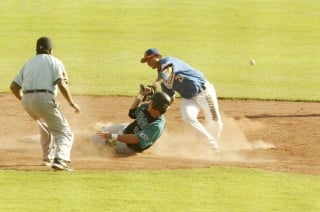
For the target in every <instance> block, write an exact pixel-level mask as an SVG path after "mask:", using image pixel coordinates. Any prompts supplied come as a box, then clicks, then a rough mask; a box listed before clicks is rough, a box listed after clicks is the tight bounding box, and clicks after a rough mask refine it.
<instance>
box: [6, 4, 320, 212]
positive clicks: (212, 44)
mask: <svg viewBox="0 0 320 212" xmlns="http://www.w3.org/2000/svg"><path fill="white" fill-rule="evenodd" d="M319 11H320V2H319V1H314V0H305V1H293V0H268V1H263V0H228V1H225V0H214V1H212V0H206V1H196V0H187V1H177V2H174V1H171V0H161V1H160V0H151V1H146V0H137V1H130V0H122V1H116V0H114V1H113V0H90V1H88V0H74V1H66V0H56V1H42V0H30V1H27V2H26V1H22V0H2V1H0V25H1V31H0V47H1V48H0V58H1V59H0V61H1V62H0V78H1V83H0V92H9V89H8V87H9V84H10V82H11V80H12V79H13V77H14V76H15V75H16V73H17V72H18V70H19V69H20V68H21V66H22V64H23V63H24V62H25V61H26V60H28V59H29V58H30V57H32V56H33V55H34V54H35V50H34V49H35V41H36V39H37V38H39V37H40V36H43V35H48V36H50V37H52V39H53V42H54V52H53V53H54V55H55V56H57V57H58V58H60V59H61V60H62V61H63V62H64V64H65V66H66V68H67V71H68V73H69V77H70V88H71V91H72V92H73V93H76V94H83V95H135V94H136V93H137V90H138V84H139V83H150V82H152V81H153V80H154V79H155V77H156V73H155V71H153V70H151V69H149V68H148V67H147V66H146V65H145V64H140V62H139V60H140V58H141V56H142V55H143V53H144V51H145V49H147V48H149V47H157V48H159V49H160V50H161V51H162V53H163V54H164V55H171V56H177V57H180V58H181V59H183V60H185V61H186V62H188V63H190V64H191V65H193V66H195V67H196V68H198V69H200V70H202V71H203V72H204V73H205V75H206V76H207V78H208V79H209V80H210V81H211V82H213V83H214V85H215V87H216V90H217V93H218V96H219V97H221V98H253V99H278V100H300V101H320V92H319V88H320V87H319V82H320V74H319V70H320V57H319V56H320V55H319V49H320V42H319V32H320V25H319V23H318V22H319V20H320V13H319ZM250 58H254V59H255V60H256V62H257V64H256V65H255V66H253V67H252V66H249V65H248V61H249V59H250ZM0 193H1V198H0V209H1V211H43V210H46V211H319V210H320V205H319V201H318V199H319V193H320V185H319V177H318V176H306V175H295V174H288V173H270V172H264V171H259V170H254V169H249V170H248V169H233V168H210V169H200V170H199V169H195V170H176V171H122V172H116V171H110V172H109V171H106V172H85V171H77V172H74V173H66V172H59V173H56V172H51V171H48V172H36V171H9V170H1V171H0Z"/></svg>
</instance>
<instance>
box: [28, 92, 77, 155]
mask: <svg viewBox="0 0 320 212" xmlns="http://www.w3.org/2000/svg"><path fill="white" fill-rule="evenodd" d="M22 106H23V107H24V109H25V110H26V111H27V112H28V113H29V114H30V116H31V117H32V118H34V119H35V120H37V122H38V124H39V131H40V142H41V147H42V153H43V155H42V159H43V160H48V159H49V160H52V159H54V158H60V159H62V160H65V161H71V160H70V152H71V148H72V144H73V137H74V136H73V133H72V132H71V129H70V126H69V124H68V122H67V120H66V119H65V117H64V116H63V114H62V112H61V111H60V108H59V104H58V102H57V101H56V100H55V97H54V95H53V94H50V93H46V92H38V93H28V94H24V95H23V97H22Z"/></svg>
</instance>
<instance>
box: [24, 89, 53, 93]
mask: <svg viewBox="0 0 320 212" xmlns="http://www.w3.org/2000/svg"><path fill="white" fill-rule="evenodd" d="M39 92H44V93H51V94H53V92H52V91H50V90H47V89H35V90H25V91H23V93H24V94H26V93H39Z"/></svg>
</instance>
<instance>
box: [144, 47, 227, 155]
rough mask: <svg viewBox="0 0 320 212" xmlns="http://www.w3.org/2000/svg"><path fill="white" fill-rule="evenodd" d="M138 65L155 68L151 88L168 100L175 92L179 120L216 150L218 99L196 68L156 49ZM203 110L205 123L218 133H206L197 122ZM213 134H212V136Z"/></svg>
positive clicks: (220, 127) (146, 55) (220, 122)
mask: <svg viewBox="0 0 320 212" xmlns="http://www.w3.org/2000/svg"><path fill="white" fill-rule="evenodd" d="M141 63H147V64H148V66H150V67H151V68H152V69H156V70H157V72H158V77H157V79H156V81H155V82H154V86H158V85H159V84H160V85H161V88H162V90H163V91H164V92H165V93H167V94H168V95H169V96H170V97H171V98H172V101H174V99H175V92H178V93H179V94H180V96H181V97H182V107H181V110H182V111H181V112H182V120H183V121H184V122H185V123H187V124H189V125H191V126H192V127H193V129H195V130H196V132H198V133H199V135H201V136H202V137H204V138H206V139H207V140H208V141H209V143H210V144H211V146H212V148H214V149H218V148H219V145H218V142H217V140H218V138H219V136H220V134H221V131H222V126H223V124H222V120H221V115H220V112H219V106H218V99H217V95H216V92H215V89H214V87H213V85H212V84H211V83H210V82H208V80H207V79H206V78H205V77H204V75H203V74H202V73H201V72H200V71H199V70H197V69H195V68H193V67H192V66H190V65H188V64H186V63H185V62H183V61H182V60H180V59H177V58H174V57H162V56H161V54H160V52H159V51H158V50H157V49H156V48H151V49H148V50H146V51H145V54H144V57H143V58H142V59H141ZM201 110H202V111H203V113H204V115H205V119H206V121H207V122H209V123H210V122H211V123H216V124H217V127H218V130H217V133H214V130H213V129H209V131H208V130H207V129H206V128H205V127H204V126H203V125H202V124H201V123H200V122H199V120H198V115H199V112H200V111H201ZM214 134H216V135H214Z"/></svg>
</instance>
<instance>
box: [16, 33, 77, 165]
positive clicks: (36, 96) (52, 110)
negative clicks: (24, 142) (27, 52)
mask: <svg viewBox="0 0 320 212" xmlns="http://www.w3.org/2000/svg"><path fill="white" fill-rule="evenodd" d="M36 52H37V54H36V55H35V56H34V57H32V58H31V59H30V60H29V61H27V62H26V63H25V64H24V66H23V67H22V68H21V70H20V72H19V73H18V74H17V75H16V77H15V78H14V80H13V81H12V83H11V85H10V89H11V91H12V93H13V94H14V95H15V96H16V97H17V98H18V99H19V100H21V102H22V106H23V108H24V109H25V110H26V111H27V112H28V114H29V115H30V116H31V117H32V118H33V119H35V120H36V121H37V123H38V124H39V131H40V142H41V147H42V153H43V156H42V160H43V164H44V165H47V166H51V167H52V168H53V169H56V170H67V171H72V169H71V168H70V167H69V162H71V160H70V152H71V148H72V144H73V138H74V136H73V133H72V131H71V129H70V126H69V124H68V122H67V120H66V119H65V117H64V116H63V114H62V112H61V110H60V108H59V104H58V102H57V100H56V96H57V87H58V88H59V90H60V92H61V93H62V95H63V96H64V97H65V99H66V100H67V101H68V103H69V105H70V106H71V107H73V108H74V109H75V112H76V113H79V112H80V107H79V106H78V105H77V104H76V103H75V102H74V101H73V99H72V96H71V93H70V91H69V89H68V86H67V83H68V79H67V73H66V71H65V68H64V65H63V63H62V62H61V61H60V60H59V59H57V58H55V57H54V56H52V55H51V53H52V41H51V39H50V38H49V37H41V38H39V39H38V40H37V44H36ZM21 91H22V92H21Z"/></svg>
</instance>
